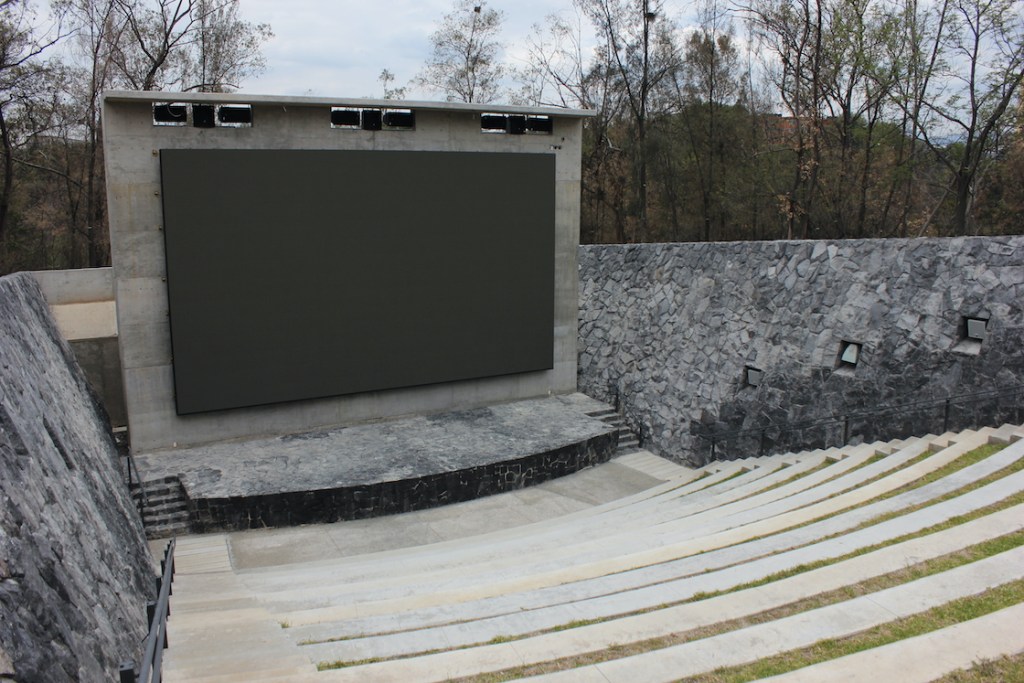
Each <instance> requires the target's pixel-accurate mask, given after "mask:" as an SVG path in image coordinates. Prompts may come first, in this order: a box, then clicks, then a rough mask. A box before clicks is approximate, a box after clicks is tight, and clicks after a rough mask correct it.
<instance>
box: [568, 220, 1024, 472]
mask: <svg viewBox="0 0 1024 683" xmlns="http://www.w3.org/2000/svg"><path fill="white" fill-rule="evenodd" d="M579 263H580V312H579V329H580V345H579V349H580V351H579V390H580V391H582V392H585V393H587V394H589V395H591V396H593V397H594V398H598V399H602V400H606V401H609V402H613V401H618V402H619V403H620V405H621V407H622V410H623V412H624V413H625V415H626V417H627V420H628V422H629V423H630V424H631V426H632V427H633V428H634V429H635V430H637V431H638V432H640V434H641V438H642V439H643V442H644V445H645V446H646V447H648V448H650V449H651V450H653V451H655V452H657V453H659V454H661V455H664V456H666V457H671V458H674V459H677V460H688V461H690V462H694V463H697V462H701V461H702V460H703V459H704V458H706V457H707V456H708V454H709V452H710V447H709V444H710V440H709V439H708V438H707V437H699V436H698V434H708V433H709V432H710V431H716V432H718V433H727V432H730V431H735V430H738V429H748V428H752V427H753V428H761V427H765V426H767V429H766V430H765V435H764V436H763V437H761V436H760V435H759V436H758V437H757V438H753V437H752V438H749V439H745V440H737V441H735V442H734V443H729V442H728V441H726V442H724V443H723V442H719V444H718V448H719V452H718V454H717V455H718V456H719V457H723V456H724V457H727V458H731V457H742V456H743V455H751V454H755V455H756V453H757V451H759V449H760V448H761V446H762V443H763V445H764V447H765V450H766V451H769V450H775V451H779V450H788V449H789V448H790V447H810V446H816V445H821V444H825V443H835V442H836V440H838V439H841V438H842V430H843V425H842V424H841V423H837V424H833V425H830V426H821V427H819V428H815V429H808V430H805V431H804V433H802V434H801V433H786V432H783V431H781V430H780V429H778V427H777V426H778V425H780V424H782V423H786V422H794V421H801V420H811V419H816V418H823V417H838V418H842V416H844V415H849V414H855V413H858V412H861V411H866V410H869V409H875V408H877V407H880V406H893V405H904V404H907V403H911V402H922V401H926V400H929V399H938V400H940V401H941V400H942V399H945V398H947V397H954V401H953V403H952V405H951V408H950V411H949V426H950V428H961V426H960V425H962V426H969V424H970V423H978V422H980V423H989V422H995V421H999V420H1003V419H1009V418H1012V417H1014V416H1016V418H1017V419H1020V417H1021V416H1020V406H1021V402H1022V400H1024V392H1022V395H1018V396H1016V397H1011V398H1010V399H1009V400H1007V399H1003V400H1002V403H1001V404H998V403H997V401H996V400H995V399H991V400H982V401H977V402H975V403H974V404H973V405H967V404H966V403H962V404H961V403H958V402H957V401H956V400H955V397H957V396H959V395H963V394H965V393H972V392H978V391H982V390H987V389H992V388H995V387H1009V386H1018V385H1020V383H1021V382H1024V344H1022V341H1024V315H1022V307H1024V237H1021V236H1015V237H999V238H953V239H911V240H858V241H837V242H819V241H813V242H812V241H803V242H796V241H794V242H754V243H710V244H645V245H610V246H600V245H595V246H584V247H580V250H579ZM965 317H978V318H987V319H988V323H987V327H986V330H985V335H986V338H985V339H984V341H982V342H981V343H980V344H978V343H972V342H964V341H963V337H964V334H965ZM843 342H854V343H858V344H861V345H862V346H861V349H860V357H859V362H858V364H857V366H856V367H855V368H849V367H840V366H841V364H840V363H839V361H838V357H839V354H840V351H841V348H842V345H843ZM747 367H752V368H754V369H757V370H761V371H763V376H762V378H761V383H760V385H759V386H756V387H754V386H750V385H749V384H748V383H747V382H746V374H747V373H746V370H745V369H746V368H747ZM1014 401H1016V403H1013V402H1014ZM1008 405H1010V407H1007V406H1008ZM943 411H944V406H942V405H939V406H935V405H929V406H922V407H920V408H918V409H916V410H915V411H910V412H906V411H904V412H902V413H900V414H890V415H887V416H883V417H880V418H868V419H854V420H852V421H851V423H850V424H849V426H848V429H849V430H850V435H851V437H853V438H852V439H851V440H858V439H861V438H863V439H872V440H873V439H874V438H876V437H878V436H884V437H885V438H894V437H896V436H902V435H903V433H906V434H909V433H924V432H927V431H932V432H934V431H936V430H941V426H942V421H943V417H944V415H943ZM773 425H774V426H773Z"/></svg>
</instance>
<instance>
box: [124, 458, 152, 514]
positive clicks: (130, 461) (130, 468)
mask: <svg viewBox="0 0 1024 683" xmlns="http://www.w3.org/2000/svg"><path fill="white" fill-rule="evenodd" d="M124 459H125V469H126V470H127V472H128V493H129V494H131V493H132V486H133V485H136V481H137V482H138V484H137V485H138V487H139V498H138V500H137V501H136V503H135V505H136V507H138V508H139V516H140V517H142V516H143V515H144V514H145V510H146V507H147V506H148V505H149V498H148V497H147V496H146V487H145V485H144V484H143V483H142V475H141V474H139V468H138V467H137V466H136V465H135V458H133V457H132V454H131V452H130V451H129V452H126V453H125V454H124ZM133 472H134V475H133V474H132V473H133Z"/></svg>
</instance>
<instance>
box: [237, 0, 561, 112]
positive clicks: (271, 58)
mask: <svg viewBox="0 0 1024 683" xmlns="http://www.w3.org/2000/svg"><path fill="white" fill-rule="evenodd" d="M453 4H454V3H453V1H452V0H392V1H391V2H385V3H380V2H369V1H366V0H363V1H362V2H355V1H354V0H339V1H336V2H330V1H328V0H285V1H282V0H242V1H241V14H242V16H243V18H244V19H245V20H246V21H250V22H255V23H268V24H270V26H271V29H272V30H273V32H274V38H272V39H271V40H270V41H269V42H268V43H266V44H265V46H264V49H263V54H264V56H265V57H266V61H267V69H266V71H265V72H264V73H263V74H262V75H261V76H259V77H256V78H249V79H248V80H247V81H246V82H245V83H244V84H243V86H242V88H241V90H240V92H244V93H249V94H266V95H309V96H324V97H381V96H382V95H383V89H382V86H381V83H380V81H379V80H378V77H379V76H380V73H381V70H383V69H388V70H389V71H391V72H392V73H394V74H395V82H394V83H393V84H392V87H394V86H396V85H397V86H405V85H407V84H408V83H409V81H411V80H412V79H413V78H414V77H415V76H416V74H417V73H418V72H419V71H420V69H421V68H422V66H423V64H424V63H425V62H426V60H427V58H428V57H429V56H430V51H431V47H430V39H429V37H430V34H431V33H432V32H433V31H434V30H435V29H436V28H437V26H438V24H439V23H440V21H441V19H442V17H443V16H444V15H445V14H446V13H448V12H450V11H451V10H452V7H453ZM487 6H488V7H490V8H493V9H496V10H500V11H501V12H503V13H504V21H503V23H502V27H503V30H502V41H503V42H504V43H505V44H506V50H505V56H506V60H507V61H509V62H512V63H516V61H517V60H518V61H521V60H522V59H523V58H524V57H525V50H524V47H523V46H524V43H525V39H526V37H527V36H528V35H529V33H530V28H531V26H532V25H533V24H537V23H540V24H542V23H543V22H544V20H545V18H546V17H547V16H548V15H550V14H552V13H564V14H565V15H566V16H570V17H572V16H575V14H574V10H573V9H572V4H571V2H570V0H516V1H512V0H490V1H489V2H488V3H487ZM407 98H409V99H440V98H441V94H440V93H430V92H429V91H423V90H419V89H416V88H411V89H410V90H409V92H408V93H407Z"/></svg>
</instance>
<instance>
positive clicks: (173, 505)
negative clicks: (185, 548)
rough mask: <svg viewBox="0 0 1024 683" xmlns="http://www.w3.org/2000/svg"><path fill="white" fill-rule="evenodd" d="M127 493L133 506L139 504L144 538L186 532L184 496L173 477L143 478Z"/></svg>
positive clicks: (186, 521)
mask: <svg viewBox="0 0 1024 683" xmlns="http://www.w3.org/2000/svg"><path fill="white" fill-rule="evenodd" d="M143 487H144V489H145V495H144V496H143ZM131 494H132V499H133V500H134V501H135V505H136V506H139V504H140V503H141V504H142V505H141V510H142V524H143V526H144V527H145V529H146V537H147V538H150V539H156V538H167V537H170V536H176V535H178V534H187V533H188V532H189V530H190V523H189V512H188V497H187V496H186V495H185V489H184V487H182V485H181V482H180V481H179V480H178V478H177V477H164V478H163V479H155V480H152V481H147V482H144V483H143V484H142V486H141V487H140V485H139V484H133V485H132V491H131Z"/></svg>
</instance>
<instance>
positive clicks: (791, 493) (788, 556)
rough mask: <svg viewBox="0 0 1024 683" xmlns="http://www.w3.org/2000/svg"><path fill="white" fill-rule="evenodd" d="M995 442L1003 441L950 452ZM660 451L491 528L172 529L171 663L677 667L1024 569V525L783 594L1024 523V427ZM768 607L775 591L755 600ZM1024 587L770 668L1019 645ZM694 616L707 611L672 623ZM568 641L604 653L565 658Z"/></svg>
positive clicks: (359, 669) (859, 624) (359, 670)
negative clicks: (276, 549) (395, 538)
mask: <svg viewBox="0 0 1024 683" xmlns="http://www.w3.org/2000/svg"><path fill="white" fill-rule="evenodd" d="M988 443H1006V444H1008V445H1007V446H1006V447H1005V448H1003V449H1001V450H999V451H997V452H995V453H993V454H991V455H988V456H987V457H984V458H981V459H976V460H977V461H976V462H972V463H970V464H968V463H967V462H966V461H964V460H960V458H962V456H964V455H965V454H967V453H970V452H971V451H974V450H975V449H976V448H978V447H979V446H983V445H985V444H988ZM656 458H657V456H654V455H653V454H650V453H646V452H643V451H641V452H639V453H633V454H630V455H624V456H622V458H620V459H618V460H613V461H612V463H610V464H608V465H603V466H599V467H598V468H597V469H596V470H595V475H597V474H599V473H600V468H601V467H607V468H615V467H618V468H620V469H619V470H614V471H615V472H616V475H615V476H620V477H621V473H622V471H623V470H622V468H629V467H633V466H635V467H636V469H637V471H644V472H646V473H647V474H648V475H651V473H653V472H658V473H660V476H659V477H657V478H654V477H653V476H652V477H651V478H650V481H651V483H652V484H654V485H651V486H647V487H645V488H643V489H642V490H637V491H634V492H633V493H630V494H628V495H622V496H620V497H618V498H616V499H614V500H608V501H606V502H603V503H600V504H594V505H587V506H582V507H579V508H578V509H574V510H572V511H569V512H566V513H565V514H557V515H554V516H552V517H550V518H548V519H544V520H540V521H533V522H531V523H521V524H517V523H516V519H517V517H519V515H517V512H516V507H515V505H514V504H513V503H511V502H510V503H509V506H508V508H507V509H506V510H504V511H503V512H501V511H498V512H496V513H495V514H497V517H496V519H498V520H507V522H506V523H505V524H504V525H503V526H501V528H496V529H495V530H494V531H491V532H488V533H482V534H473V535H468V536H464V537H460V538H451V539H449V540H445V541H441V542H436V543H428V544H420V545H410V546H407V547H391V548H389V549H385V550H381V551H378V552H368V553H358V554H346V553H344V552H343V551H339V552H336V553H323V554H321V556H317V555H316V553H312V552H311V553H310V556H309V557H308V559H301V560H300V559H295V561H291V560H289V559H285V560H284V561H281V562H278V563H276V564H271V565H269V566H246V565H245V561H244V558H242V557H241V555H240V554H239V552H233V550H232V549H233V548H235V547H236V546H237V548H241V547H242V546H241V545H240V544H242V543H243V539H242V538H241V537H240V536H227V535H215V536H214V535H212V536H195V537H186V538H182V539H179V546H178V547H179V552H180V553H184V556H183V558H182V562H181V566H180V569H179V574H178V577H177V579H176V582H175V591H174V598H173V602H172V606H173V616H172V617H171V620H170V629H171V630H170V640H171V647H170V649H169V650H168V652H167V654H166V658H165V661H166V663H167V667H168V670H167V672H166V680H168V681H205V682H209V683H212V682H214V681H225V682H226V681H324V682H327V681H360V682H363V681H445V680H453V679H459V678H463V677H471V676H476V675H479V674H487V673H494V672H499V671H504V670H511V669H517V668H518V667H547V668H549V669H551V671H548V672H544V671H543V670H542V669H529V668H527V669H522V670H520V671H519V675H522V676H531V675H534V676H536V677H537V678H540V679H542V680H552V681H555V680H559V681H560V680H566V681H602V682H608V681H635V680H643V681H661V680H664V681H672V680H679V679H681V678H684V677H686V676H690V675H697V674H701V673H705V672H709V671H712V670H714V669H716V668H719V667H722V666H735V665H741V664H744V663H748V662H751V661H756V660H757V659H760V658H764V657H770V656H774V655H776V654H779V653H785V652H787V651H791V650H795V649H799V648H804V647H808V646H810V645H813V644H814V643H816V642H818V641H820V640H823V639H829V638H832V639H835V638H845V637H848V636H851V635H853V634H856V633H858V632H861V631H864V630H866V629H873V628H876V627H879V626H883V625H885V624H888V623H890V622H892V621H894V620H897V619H901V618H906V617H910V616H913V615H916V614H920V613H922V612H925V611H927V610H929V609H932V608H933V607H939V606H942V605H944V604H946V603H948V602H950V601H951V600H955V599H958V598H965V597H970V596H974V595H978V594H979V593H982V592H984V591H987V590H990V589H993V588H996V587H999V586H1005V585H1006V584H1010V583H1012V582H1016V581H1021V580H1024V545H1017V546H1013V547H1010V548H1009V549H1007V550H1004V551H1003V552H999V553H996V554H992V555H989V556H986V557H983V558H981V559H977V560H974V561H971V562H968V563H961V564H959V565H958V566H953V567H952V568H949V569H945V570H944V571H934V572H932V573H926V574H925V575H923V576H920V577H919V578H914V579H913V580H906V579H901V580H900V581H899V582H897V583H895V585H889V586H886V587H884V588H881V589H876V590H867V589H851V590H849V593H850V596H852V597H850V596H847V595H839V594H837V595H834V596H833V597H832V598H830V599H829V600H827V601H826V604H823V605H815V606H813V608H812V607H806V608H796V607H793V605H794V603H799V602H800V601H802V600H805V599H807V598H810V597H812V596H818V595H821V594H825V593H830V592H832V591H842V590H847V589H850V587H854V586H858V585H859V584H861V583H863V582H865V581H869V580H874V579H877V578H878V577H883V576H885V575H887V574H890V573H892V572H898V571H901V570H904V569H906V568H907V567H910V566H913V565H916V564H919V563H922V562H927V561H930V560H934V559H936V558H944V557H945V556H948V555H950V554H953V553H957V552H959V551H961V550H963V549H965V548H969V547H971V546H975V545H977V544H979V543H983V542H986V541H991V540H993V539H999V538H1001V537H1004V536H1007V535H1009V534H1017V533H1020V532H1022V531H1024V501H1020V500H1016V499H1014V497H1019V496H1020V494H1021V493H1024V470H1022V469H1020V463H1021V462H1024V461H1022V458H1024V428H1022V427H1017V426H1012V425H1008V426H1003V427H1000V428H997V429H995V428H985V429H980V430H977V431H965V432H962V433H958V434H943V435H939V436H935V435H927V436H923V437H920V438H915V439H907V440H903V441H896V442H891V443H885V444H883V443H876V444H862V445H858V446H851V447H847V448H843V449H830V450H829V451H812V452H806V453H797V454H787V455H785V456H781V457H779V456H773V457H770V458H754V459H747V460H744V461H742V462H727V463H712V464H711V465H709V466H707V467H705V468H702V469H700V470H683V469H682V468H679V467H678V466H675V465H671V466H670V465H669V464H665V465H664V466H662V465H661V464H659V463H658V462H657V459H656ZM620 461H621V464H619V463H620ZM631 463H632V464H631ZM947 466H950V467H949V469H948V470H946V471H943V468H946V467H947ZM929 475H930V476H929ZM573 476H580V475H573ZM924 477H928V478H929V479H928V480H923V478H924ZM658 479H663V481H662V482H661V483H654V482H656V481H657V480H658ZM566 485H567V486H568V485H569V484H566ZM1008 499H1010V500H1008ZM478 504H479V502H476V503H467V504H465V506H466V507H465V508H464V514H466V515H473V514H475V513H474V508H473V507H472V506H474V505H478ZM477 509H478V510H481V512H480V513H479V514H484V513H483V512H482V509H480V508H477ZM417 514H419V513H417ZM410 523H412V522H410ZM367 528H368V529H369V527H367ZM245 533H249V534H255V533H258V532H245ZM297 533H301V531H300V532H297ZM274 538H276V537H274ZM246 542H247V541H246ZM190 553H191V554H190ZM790 574H792V575H790ZM860 593H865V594H860ZM787 606H788V607H787ZM781 608H787V609H789V612H787V613H785V614H783V615H782V616H778V617H772V618H769V617H767V616H764V615H765V613H766V612H767V611H768V610H779V609H781ZM1021 608H1022V606H1021V605H1011V606H1008V607H1006V608H1004V609H1001V610H999V611H996V612H993V613H991V614H988V615H983V616H981V617H978V618H976V619H972V620H970V621H965V622H963V623H960V624H955V625H952V626H948V627H946V628H941V629H939V630H936V631H934V632H932V633H926V634H922V635H919V636H915V637H914V638H911V639H909V640H908V641H906V644H905V648H906V650H905V651H906V656H905V657H902V656H901V655H900V653H901V652H902V651H903V650H902V649H901V643H895V644H892V645H885V646H883V647H880V648H875V649H874V650H869V651H867V652H865V653H861V654H859V655H851V656H849V657H844V658H842V659H840V660H835V661H833V662H824V663H821V664H815V665H813V666H810V667H806V668H805V669H802V670H797V671H794V672H791V673H789V674H785V675H783V676H781V677H779V678H780V680H793V681H802V680H808V681H810V680H833V679H835V678H836V675H837V672H839V671H842V672H843V673H844V675H845V676H847V677H852V678H851V680H853V679H856V677H857V676H858V675H860V676H862V677H863V676H864V675H866V673H865V672H870V675H871V676H872V678H879V679H881V680H887V678H886V676H889V677H890V678H891V679H892V680H896V679H897V678H898V679H899V680H901V681H910V680H922V681H924V680H932V679H933V678H935V677H936V676H939V675H942V674H943V673H946V672H948V671H950V670H953V669H956V668H959V667H969V666H971V664H972V662H973V661H974V660H975V659H978V658H979V657H996V656H1000V655H1003V654H1013V653H1017V652H1021V651H1022V650H1024V638H1022V637H1021V636H1020V635H1019V631H1020V629H1019V628H1016V627H1015V625H1016V624H1017V623H1019V619H1020V618H1021V617H1022V616H1024V614H1022V613H1021ZM736 620H749V625H746V624H747V623H748V622H747V621H736ZM1014 620H1017V621H1014ZM1011 625H1014V626H1011ZM697 629H705V630H706V631H704V632H702V633H701V634H700V636H701V637H697V636H696V635H694V636H693V637H688V638H681V637H679V634H682V633H686V632H691V631H695V630H697ZM954 642H955V643H956V644H957V647H955V648H953V647H950V645H949V643H954ZM947 650H948V651H950V652H947ZM952 651H955V652H952ZM935 652H942V653H943V655H942V656H935V655H934V653H935ZM627 655H628V656H627ZM578 657H583V658H596V659H597V661H590V660H589V659H587V660H585V661H580V662H576V663H578V664H581V665H580V666H571V665H570V664H565V663H564V661H565V660H566V658H578ZM559 661H562V662H563V663H561V664H552V663H557V662H559ZM879 662H889V664H888V665H885V666H888V669H886V668H885V666H883V669H884V670H883V671H881V672H879V671H878V667H879ZM318 665H319V666H323V667H337V668H326V669H325V670H323V671H318V670H317V668H318ZM858 672H860V673H859V674H858Z"/></svg>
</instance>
